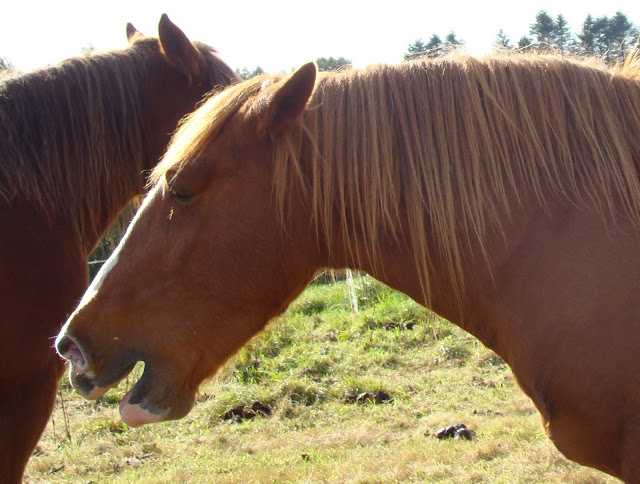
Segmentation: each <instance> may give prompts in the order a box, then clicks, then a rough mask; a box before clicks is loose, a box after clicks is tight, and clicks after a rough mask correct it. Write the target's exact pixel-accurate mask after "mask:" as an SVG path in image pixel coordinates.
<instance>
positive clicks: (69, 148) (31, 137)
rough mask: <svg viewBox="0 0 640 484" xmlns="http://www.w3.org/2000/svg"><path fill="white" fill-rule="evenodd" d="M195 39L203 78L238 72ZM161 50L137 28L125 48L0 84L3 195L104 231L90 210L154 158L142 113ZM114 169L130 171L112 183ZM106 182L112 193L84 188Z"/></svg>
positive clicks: (122, 190)
mask: <svg viewBox="0 0 640 484" xmlns="http://www.w3.org/2000/svg"><path fill="white" fill-rule="evenodd" d="M194 44H195V45H196V46H197V47H198V50H199V51H200V53H201V54H202V55H203V58H204V59H205V61H206V63H207V68H206V73H207V75H208V76H209V78H207V79H204V80H203V83H204V85H210V86H215V85H227V84H229V83H230V82H231V81H233V80H235V79H236V75H235V73H234V72H233V71H232V70H231V69H230V68H229V67H228V66H227V65H226V64H224V62H222V60H221V59H220V58H219V57H218V56H217V54H216V53H215V51H214V50H213V49H211V48H210V47H208V46H206V45H205V44H200V43H198V42H194ZM159 50H160V45H159V42H158V39H155V38H147V37H144V36H141V35H139V36H137V37H136V40H135V41H134V42H132V43H131V44H130V45H129V46H128V47H127V48H126V49H124V50H118V51H112V52H106V53H99V54H94V55H90V56H84V57H76V58H72V59H69V60H67V61H64V62H62V63H60V64H58V65H56V66H51V67H48V68H45V69H39V70H36V71H34V72H32V73H29V74H25V75H22V76H18V77H15V78H10V79H7V80H6V81H4V82H3V83H2V84H0V160H2V162H1V163H0V199H4V201H11V200H13V199H14V198H16V197H18V198H20V199H26V200H29V201H30V202H34V203H36V204H37V205H39V206H41V207H42V208H44V209H45V210H47V211H48V212H50V213H51V212H53V213H55V214H56V215H60V216H62V217H66V218H67V219H68V220H69V221H70V222H73V223H75V224H76V226H77V230H78V231H79V232H84V233H98V234H99V233H100V230H98V227H97V226H96V224H97V220H94V219H92V217H93V216H95V217H96V218H99V217H100V215H101V209H102V207H105V206H112V205H113V203H112V200H121V199H122V198H123V194H128V193H132V192H137V191H139V189H140V173H141V171H142V170H143V169H144V167H145V166H152V165H153V162H151V163H150V162H149V161H148V160H147V159H146V156H148V153H146V151H145V149H146V144H145V141H146V140H145V139H144V131H145V120H144V119H143V118H142V113H143V112H144V107H145V102H146V99H145V89H144V88H145V86H146V85H147V84H148V76H149V63H150V61H151V59H152V57H153V53H154V52H159ZM114 141H115V142H114ZM135 166H137V167H138V169H135V168H134V167H135ZM114 171H120V172H127V173H130V174H131V176H129V177H128V179H123V180H122V183H118V184H110V173H113V172H114ZM105 185H109V186H110V189H109V191H108V193H106V195H107V196H109V197H111V199H109V200H105V199H104V195H105V194H104V193H100V192H98V191H96V190H83V189H82V188H83V187H93V186H105ZM87 215H88V218H86V219H85V216H87Z"/></svg>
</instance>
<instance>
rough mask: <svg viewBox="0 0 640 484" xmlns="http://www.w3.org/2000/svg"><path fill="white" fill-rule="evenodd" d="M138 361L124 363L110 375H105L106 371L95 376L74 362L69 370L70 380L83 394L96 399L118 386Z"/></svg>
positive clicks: (90, 398)
mask: <svg viewBox="0 0 640 484" xmlns="http://www.w3.org/2000/svg"><path fill="white" fill-rule="evenodd" d="M136 363H137V362H136V361H133V362H130V363H127V364H124V365H122V366H121V368H120V369H119V370H117V371H116V372H111V373H112V374H111V375H110V376H108V377H106V376H104V375H105V373H104V372H103V373H102V374H101V375H100V376H99V377H96V376H93V375H92V374H91V373H90V372H88V371H84V370H82V369H80V368H78V367H77V366H76V365H75V364H73V363H72V364H71V368H70V370H69V381H70V382H71V386H73V388H74V389H75V390H76V391H77V392H78V393H80V394H81V395H82V396H84V397H85V398H87V399H89V400H96V399H97V398H99V397H101V396H102V395H104V394H105V393H106V392H107V391H108V390H109V389H111V388H113V387H116V386H118V384H119V383H120V382H121V381H122V380H123V379H124V378H125V377H126V376H127V375H129V373H131V371H132V370H133V368H134V367H135V366H136Z"/></svg>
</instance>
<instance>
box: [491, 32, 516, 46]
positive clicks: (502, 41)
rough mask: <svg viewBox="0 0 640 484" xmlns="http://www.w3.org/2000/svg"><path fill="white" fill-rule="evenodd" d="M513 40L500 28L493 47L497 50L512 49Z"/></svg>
mask: <svg viewBox="0 0 640 484" xmlns="http://www.w3.org/2000/svg"><path fill="white" fill-rule="evenodd" d="M512 48H513V46H512V45H511V40H509V37H507V34H505V33H504V30H502V29H500V31H499V32H498V35H497V36H496V40H495V41H494V42H493V49H494V50H497V51H505V50H510V49H512Z"/></svg>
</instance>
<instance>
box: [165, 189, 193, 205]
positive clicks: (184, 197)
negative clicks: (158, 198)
mask: <svg viewBox="0 0 640 484" xmlns="http://www.w3.org/2000/svg"><path fill="white" fill-rule="evenodd" d="M169 196H170V197H171V198H173V199H174V200H177V201H179V202H188V201H189V200H191V199H192V198H193V197H195V196H196V195H195V193H191V192H190V191H189V190H183V189H178V188H177V187H175V186H173V187H170V188H169Z"/></svg>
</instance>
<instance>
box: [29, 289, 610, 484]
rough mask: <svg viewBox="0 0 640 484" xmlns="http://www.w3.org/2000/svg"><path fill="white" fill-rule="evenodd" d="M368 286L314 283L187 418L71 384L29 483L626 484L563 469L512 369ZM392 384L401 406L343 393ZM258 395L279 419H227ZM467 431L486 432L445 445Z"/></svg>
mask: <svg viewBox="0 0 640 484" xmlns="http://www.w3.org/2000/svg"><path fill="white" fill-rule="evenodd" d="M360 284H361V287H360V289H359V291H360V292H359V294H360V296H361V306H362V307H363V308H364V309H363V310H362V311H361V312H360V313H359V314H357V315H355V314H353V313H351V312H350V310H349V302H348V300H347V297H346V291H345V289H344V287H343V286H341V285H340V284H338V285H335V286H316V287H312V288H310V289H309V290H308V291H307V292H305V294H303V295H302V296H301V298H300V299H299V300H298V301H297V302H295V303H294V304H293V305H292V307H291V308H290V309H289V311H288V312H287V314H286V315H285V316H284V317H283V318H281V320H280V321H278V322H276V323H275V324H274V325H273V326H272V327H270V328H269V330H268V331H267V333H266V334H265V335H263V336H262V337H261V338H259V339H257V340H255V341H254V342H252V344H251V345H250V347H249V348H248V349H247V350H245V351H244V352H243V353H241V354H240V355H239V356H238V357H237V358H236V361H235V363H234V364H230V365H229V366H228V367H227V368H226V369H225V371H224V372H223V374H222V375H221V377H220V378H218V379H217V380H216V381H214V382H211V383H209V384H207V385H206V386H205V387H204V388H203V389H202V396H201V399H200V401H199V402H198V403H197V405H196V407H195V408H194V410H193V411H192V412H191V414H190V415H189V416H188V417H186V418H185V419H183V420H181V421H177V422H168V423H163V424H158V425H153V426H148V427H143V428H139V429H127V428H126V427H125V426H124V425H123V424H122V422H121V420H120V417H119V415H118V410H117V408H118V405H117V400H118V398H117V397H118V396H122V394H123V392H124V391H125V389H124V388H119V389H117V390H115V391H112V392H113V393H114V394H115V396H110V395H108V396H107V397H106V399H104V400H99V401H98V402H87V401H84V400H82V399H81V398H80V397H78V396H76V395H75V394H73V393H72V392H71V390H70V389H69V388H68V387H67V385H66V384H65V385H63V387H62V389H61V392H60V397H61V398H59V399H58V402H57V405H56V410H55V413H54V417H53V419H52V421H51V422H50V423H49V425H48V427H47V429H46V431H45V434H44V435H43V438H42V440H41V442H40V444H39V446H38V449H37V450H36V452H35V453H34V456H33V457H32V459H31V461H30V463H29V466H28V468H27V475H26V477H25V482H27V483H42V482H46V483H56V482H64V483H83V484H86V483H102V482H110V483H131V482H141V483H147V482H148V483H171V484H173V483H175V482H189V483H201V482H202V483H210V482H216V483H254V482H256V483H336V482H341V483H342V482H344V483H359V484H365V483H367V484H373V483H394V482H398V483H400V482H403V483H404V482H426V483H432V482H433V483H469V482H490V483H557V482H576V483H594V484H595V483H613V482H619V481H617V480H616V479H613V478H611V477H609V476H607V475H605V474H602V473H600V472H598V471H595V470H592V469H588V468H584V467H581V466H579V465H577V464H575V463H572V462H570V461H568V460H566V459H565V458H564V457H563V456H562V455H561V454H560V453H559V452H558V451H557V450H556V449H555V447H554V446H553V444H552V443H551V442H550V441H549V440H548V438H547V437H546V436H545V435H544V432H543V430H542V426H541V424H540V418H539V416H538V414H537V412H536V411H535V409H534V407H533V405H532V403H531V402H530V400H529V399H528V398H527V397H525V396H524V395H523V394H522V392H521V391H520V390H519V389H518V387H517V385H516V384H515V382H514V380H513V378H512V377H511V374H510V371H509V369H508V368H507V367H506V366H505V365H504V364H502V362H501V361H500V360H499V358H497V357H495V355H493V354H492V353H491V352H490V351H488V350H487V349H485V348H484V347H482V346H481V345H480V344H478V343H477V342H476V341H475V340H474V339H473V338H471V337H470V336H469V335H467V334H466V333H464V332H463V331H461V330H459V329H458V328H455V327H453V326H451V325H450V324H449V323H447V322H444V321H441V320H439V319H437V318H433V317H432V316H431V315H429V314H428V313H427V312H426V311H424V310H423V309H421V308H419V307H418V306H417V305H415V303H413V302H412V301H410V300H408V299H407V298H405V297H404V296H401V295H398V294H397V293H392V292H391V291H389V290H388V289H386V288H384V287H382V286H381V285H379V284H378V283H376V282H375V281H371V280H369V279H365V280H361V281H360ZM389 321H392V322H401V323H406V322H407V321H412V322H415V323H416V324H415V326H414V327H413V328H412V329H411V330H407V329H399V328H395V329H391V330H389V329H385V326H384V324H385V322H389ZM124 386H126V385H125V384H122V385H121V387H124ZM380 389H384V390H385V391H387V392H388V393H390V395H391V396H392V397H393V399H394V400H393V402H391V403H386V404H381V405H376V404H372V403H369V404H364V405H358V404H353V403H348V402H347V401H346V400H345V394H351V393H353V392H356V391H365V390H371V391H375V390H380ZM254 400H261V401H263V402H266V403H268V404H269V405H271V406H272V407H273V408H274V412H273V414H272V415H271V416H270V417H267V418H256V419H253V420H250V421H246V422H243V423H230V422H229V421H225V420H222V419H220V418H219V417H220V415H221V414H222V413H223V412H224V411H225V410H226V409H228V408H229V407H230V406H232V405H235V404H237V403H252V402H253V401H254ZM63 403H64V406H65V409H66V415H67V417H68V420H69V426H68V431H69V433H70V435H71V440H69V438H68V436H67V426H66V425H65V421H64V415H63V411H62V404H63ZM457 423H465V424H466V425H467V426H468V427H469V428H471V429H473V430H474V431H475V432H476V433H477V437H476V439H475V440H473V441H463V440H439V439H437V438H436V437H435V434H436V432H437V431H438V430H439V429H440V428H442V427H445V426H448V425H451V424H457Z"/></svg>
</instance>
